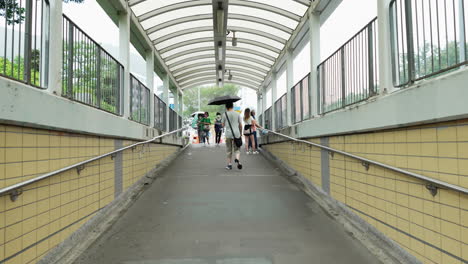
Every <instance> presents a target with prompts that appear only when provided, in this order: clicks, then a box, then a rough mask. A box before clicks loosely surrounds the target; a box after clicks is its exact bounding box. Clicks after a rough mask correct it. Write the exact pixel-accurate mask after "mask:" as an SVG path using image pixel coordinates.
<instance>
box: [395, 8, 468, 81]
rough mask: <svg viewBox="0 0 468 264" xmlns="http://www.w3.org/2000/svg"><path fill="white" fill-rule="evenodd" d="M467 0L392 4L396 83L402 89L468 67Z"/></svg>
mask: <svg viewBox="0 0 468 264" xmlns="http://www.w3.org/2000/svg"><path fill="white" fill-rule="evenodd" d="M466 4H468V1H467V0H444V1H423V0H393V1H391V3H390V19H391V22H390V25H391V28H392V29H391V37H392V41H391V44H392V63H393V83H394V85H395V86H396V87H402V86H405V85H408V84H410V83H412V82H415V81H419V80H422V79H425V78H429V77H432V76H436V75H439V74H441V73H443V72H446V71H450V70H453V69H456V68H458V67H460V66H462V65H465V64H468V43H467V40H466V35H467V33H468V31H467V28H466V23H465V19H466V17H467V16H468V9H466V8H465V5H466Z"/></svg>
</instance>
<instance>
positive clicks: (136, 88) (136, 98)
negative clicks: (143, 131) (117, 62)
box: [130, 74, 150, 125]
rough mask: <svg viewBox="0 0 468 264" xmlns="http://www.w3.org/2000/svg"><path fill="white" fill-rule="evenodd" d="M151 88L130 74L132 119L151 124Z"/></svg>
mask: <svg viewBox="0 0 468 264" xmlns="http://www.w3.org/2000/svg"><path fill="white" fill-rule="evenodd" d="M149 111H150V89H148V88H147V87H146V86H145V85H143V83H141V82H140V81H139V80H138V79H137V78H135V76H133V75H131V74H130V119H131V120H133V121H136V122H138V123H141V124H145V125H149V123H150V122H149V120H150V114H149V113H150V112H149Z"/></svg>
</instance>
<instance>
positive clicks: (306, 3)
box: [293, 0, 316, 7]
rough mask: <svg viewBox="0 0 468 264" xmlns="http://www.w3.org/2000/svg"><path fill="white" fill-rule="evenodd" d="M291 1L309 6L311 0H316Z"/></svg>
mask: <svg viewBox="0 0 468 264" xmlns="http://www.w3.org/2000/svg"><path fill="white" fill-rule="evenodd" d="M293 1H294V2H297V3H299V4H302V5H305V6H307V7H308V6H310V3H311V2H312V1H316V0H312V1H311V0H293Z"/></svg>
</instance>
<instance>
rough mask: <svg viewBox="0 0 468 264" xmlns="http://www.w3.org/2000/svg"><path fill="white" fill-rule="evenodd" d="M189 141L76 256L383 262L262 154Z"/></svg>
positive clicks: (124, 263) (133, 262) (151, 263)
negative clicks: (238, 162) (237, 155)
mask: <svg viewBox="0 0 468 264" xmlns="http://www.w3.org/2000/svg"><path fill="white" fill-rule="evenodd" d="M241 159H242V162H243V164H244V169H243V170H237V168H234V169H233V170H232V171H227V170H225V169H224V167H225V149H224V146H221V147H202V146H190V147H189V148H188V149H187V150H186V151H185V152H184V153H182V154H181V155H180V156H179V157H178V158H177V159H176V160H175V161H174V162H173V163H172V164H171V165H170V166H169V167H168V168H167V169H166V170H165V171H164V172H163V174H162V175H161V176H162V178H160V179H158V180H156V181H155V182H154V183H153V184H152V185H151V186H150V187H149V188H148V189H147V190H146V191H145V192H144V193H143V194H142V195H141V196H140V197H139V198H138V200H137V201H136V202H135V203H134V204H133V205H132V206H131V207H130V208H129V209H128V210H127V211H126V212H125V213H124V214H123V215H122V216H121V217H120V218H119V219H118V220H117V222H116V223H115V224H114V225H113V226H112V227H111V228H110V229H109V230H107V231H106V232H105V234H103V235H102V236H101V237H100V238H99V239H98V240H97V241H96V242H95V243H94V244H93V245H92V246H91V247H90V248H89V249H88V250H87V251H86V252H85V253H84V254H83V255H82V256H80V257H79V258H78V259H77V260H76V263H80V264H88V263H89V264H91V263H93V264H94V263H112V264H117V263H119V264H120V263H121V264H189V263H190V264H192V263H193V264H272V263H275V264H278V263H284V264H295V263H304V264H305V263H307V264H310V263H356V264H366V263H380V262H379V261H378V260H377V258H376V257H375V256H374V255H372V254H371V253H370V252H369V251H368V250H367V249H366V248H365V247H364V246H363V245H362V244H361V243H360V242H359V241H357V240H356V239H354V238H353V237H352V236H350V235H348V234H347V233H346V232H345V230H344V228H343V227H342V226H341V225H340V224H339V223H337V222H335V221H334V220H333V219H332V218H330V217H329V216H328V215H327V214H326V213H325V212H323V211H322V210H321V209H320V207H319V206H318V204H317V203H316V202H314V201H313V200H312V199H311V198H310V197H308V196H307V195H306V194H304V193H303V192H302V191H300V190H299V189H298V188H296V186H294V185H293V184H292V183H290V182H289V181H288V180H287V179H285V178H284V177H282V172H281V171H280V170H279V169H278V168H277V167H276V166H275V165H274V164H271V163H270V162H268V161H267V160H266V159H265V158H263V157H262V156H261V155H249V156H247V155H245V154H244V153H242V157H241Z"/></svg>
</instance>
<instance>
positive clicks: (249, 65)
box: [172, 60, 268, 75]
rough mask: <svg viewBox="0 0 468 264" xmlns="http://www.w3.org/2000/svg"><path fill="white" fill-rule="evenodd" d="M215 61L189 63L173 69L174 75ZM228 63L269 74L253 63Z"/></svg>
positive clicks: (228, 62)
mask: <svg viewBox="0 0 468 264" xmlns="http://www.w3.org/2000/svg"><path fill="white" fill-rule="evenodd" d="M214 63H215V62H214V61H212V62H211V61H210V62H208V61H202V62H197V63H193V64H190V65H187V66H184V67H182V68H180V69H176V70H173V71H172V73H173V74H174V75H180V73H182V72H185V71H186V70H190V69H192V68H197V67H204V66H209V65H214ZM226 65H234V66H238V67H242V68H246V69H251V70H253V71H256V72H260V73H262V74H267V73H268V70H264V69H262V68H258V67H255V66H254V65H251V64H247V63H242V62H238V61H229V60H228V61H226Z"/></svg>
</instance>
